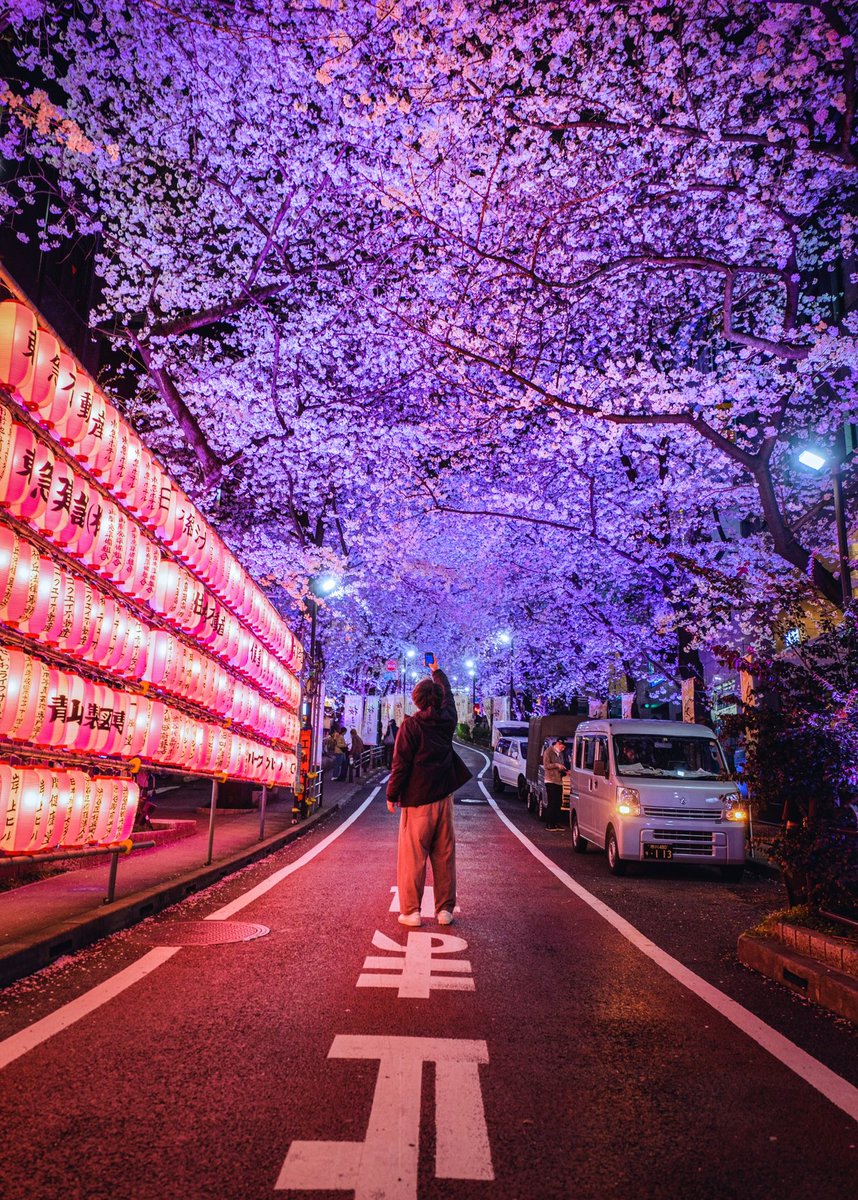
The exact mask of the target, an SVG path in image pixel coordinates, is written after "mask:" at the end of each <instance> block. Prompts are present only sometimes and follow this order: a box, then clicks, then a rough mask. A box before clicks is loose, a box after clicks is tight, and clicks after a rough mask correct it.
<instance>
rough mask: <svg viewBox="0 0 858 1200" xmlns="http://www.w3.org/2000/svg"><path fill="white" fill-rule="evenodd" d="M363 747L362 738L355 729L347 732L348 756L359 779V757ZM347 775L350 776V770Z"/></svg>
mask: <svg viewBox="0 0 858 1200" xmlns="http://www.w3.org/2000/svg"><path fill="white" fill-rule="evenodd" d="M365 749H366V747H365V746H364V744H363V738H362V737H361V735H360V734H359V733H358V731H357V730H356V729H353V730H352V731H351V733H350V734H349V758H350V760H351V765H352V767H353V768H354V772H355V775H356V777H357V778H358V779H360V758H361V755H362V754H363V752H364V750H365ZM349 776H350V777H351V772H349Z"/></svg>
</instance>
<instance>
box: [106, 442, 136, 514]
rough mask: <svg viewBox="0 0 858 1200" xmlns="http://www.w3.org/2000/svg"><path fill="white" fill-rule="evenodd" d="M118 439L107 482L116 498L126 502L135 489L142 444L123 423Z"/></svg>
mask: <svg viewBox="0 0 858 1200" xmlns="http://www.w3.org/2000/svg"><path fill="white" fill-rule="evenodd" d="M119 439H120V440H119V450H118V453H117V455H116V458H115V460H114V464H113V467H112V468H111V470H110V472H109V473H108V475H107V482H108V484H109V485H110V487H111V489H112V490H113V494H114V495H115V496H118V497H119V498H120V500H126V499H128V497H129V496H132V495H133V494H134V492H135V491H136V489H137V483H138V480H139V478H140V463H141V460H140V455H141V451H142V449H143V443H142V442H141V441H140V439H139V437H138V436H137V434H136V433H135V432H134V430H133V429H132V428H131V426H130V425H127V424H126V423H125V422H123V423H122V428H121V429H120V433H119ZM128 507H129V508H131V505H130V504H129V505H128ZM131 511H132V512H133V511H134V509H133V508H132V509H131Z"/></svg>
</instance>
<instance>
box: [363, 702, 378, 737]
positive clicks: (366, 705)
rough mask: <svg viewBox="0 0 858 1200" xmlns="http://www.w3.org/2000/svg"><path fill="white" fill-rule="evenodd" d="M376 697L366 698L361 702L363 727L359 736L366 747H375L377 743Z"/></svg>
mask: <svg viewBox="0 0 858 1200" xmlns="http://www.w3.org/2000/svg"><path fill="white" fill-rule="evenodd" d="M378 712H379V703H378V696H367V697H366V698H365V700H364V702H363V725H362V726H360V727H359V728H360V735H361V737H362V738H363V740H364V744H365V745H367V746H375V745H376V744H377V742H378Z"/></svg>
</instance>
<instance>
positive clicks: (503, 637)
mask: <svg viewBox="0 0 858 1200" xmlns="http://www.w3.org/2000/svg"><path fill="white" fill-rule="evenodd" d="M498 641H499V642H500V644H501V645H502V646H509V715H510V720H512V718H513V716H514V715H515V713H514V711H513V709H514V706H515V690H514V689H513V680H512V634H511V633H508V632H507V631H506V630H504V631H503V632H502V633H499V634H498Z"/></svg>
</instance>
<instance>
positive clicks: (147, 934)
mask: <svg viewBox="0 0 858 1200" xmlns="http://www.w3.org/2000/svg"><path fill="white" fill-rule="evenodd" d="M135 932H136V936H137V937H138V938H140V939H141V940H142V941H146V942H153V943H154V944H155V945H156V946H221V945H225V944H226V943H227V942H250V941H253V939H254V938H258V937H265V935H266V933H270V932H271V930H270V929H269V928H268V926H267V925H252V924H251V923H250V922H249V921H165V922H164V924H163V925H151V926H149V928H148V929H138V930H136V931H135Z"/></svg>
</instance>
